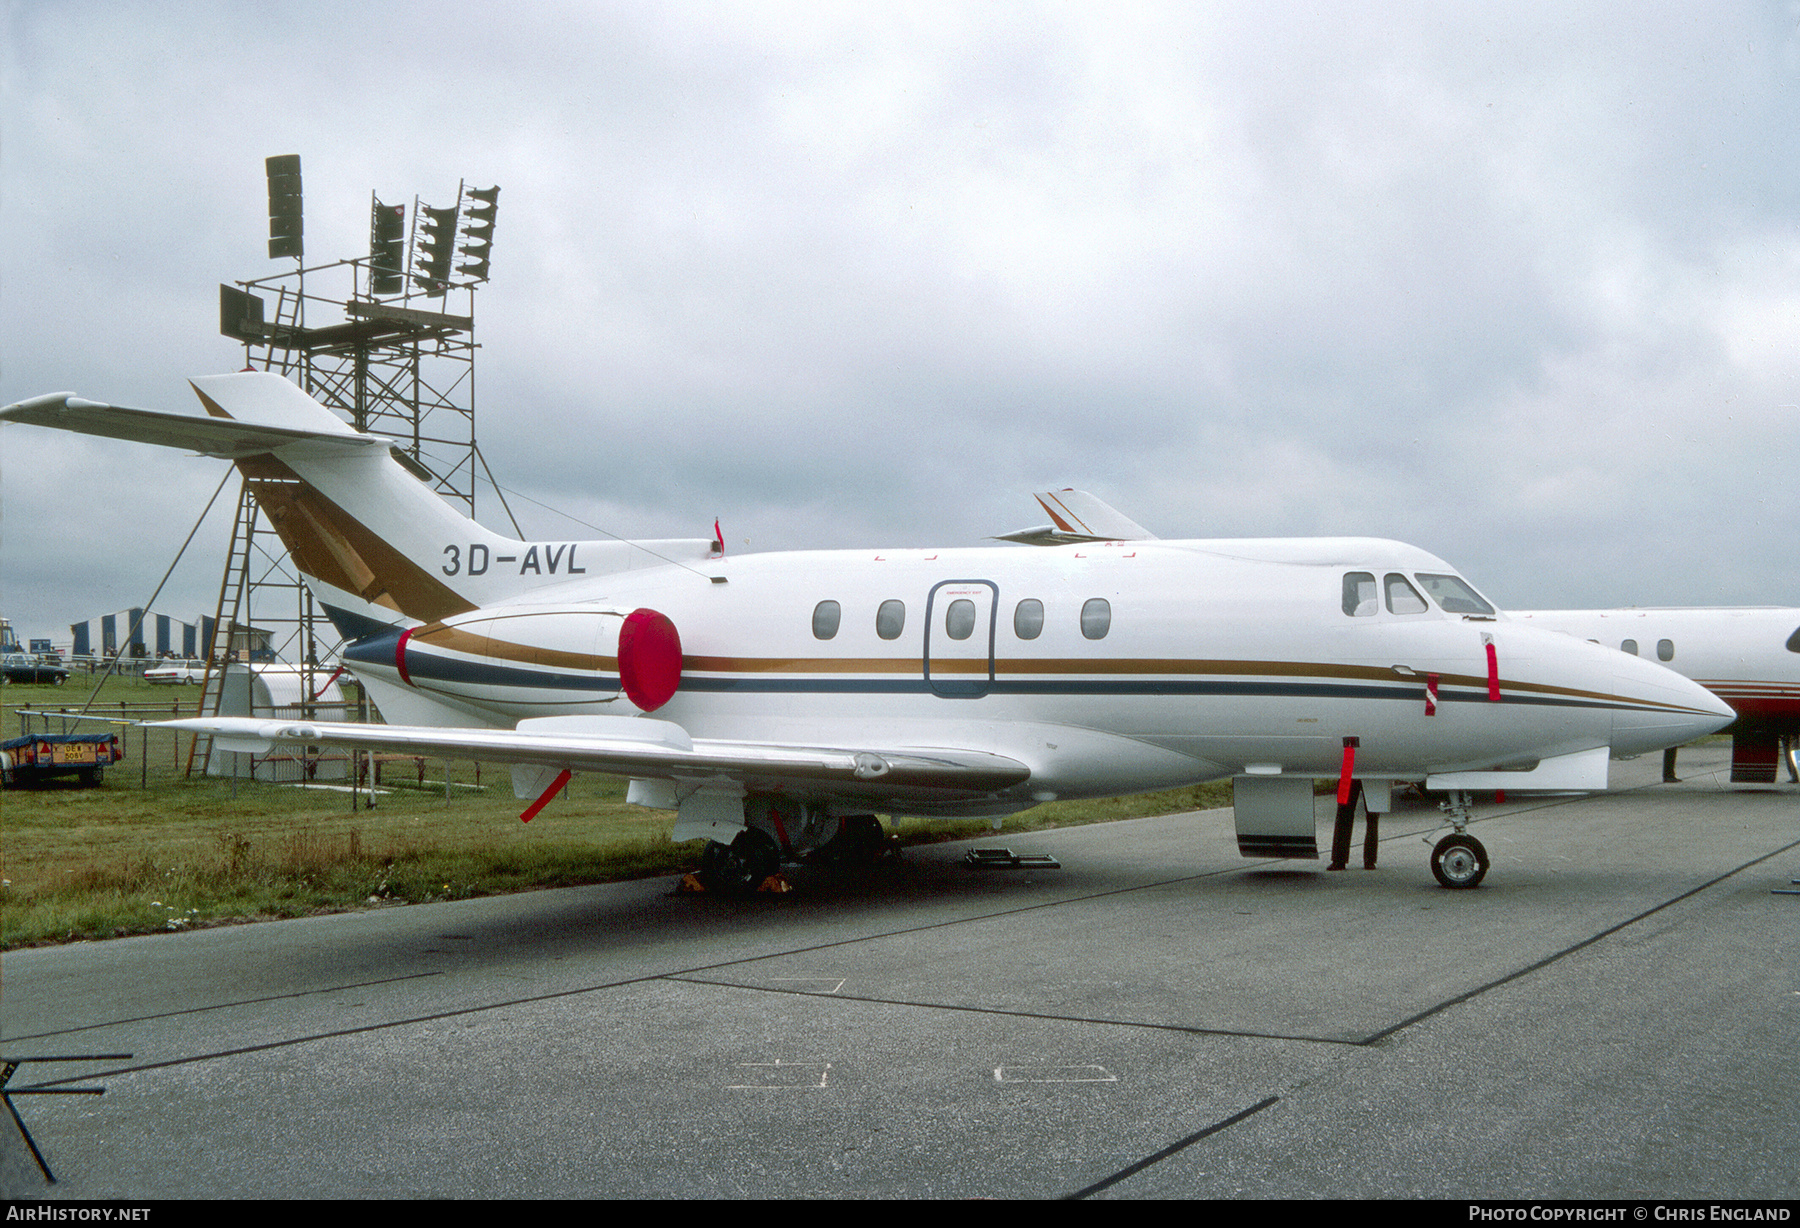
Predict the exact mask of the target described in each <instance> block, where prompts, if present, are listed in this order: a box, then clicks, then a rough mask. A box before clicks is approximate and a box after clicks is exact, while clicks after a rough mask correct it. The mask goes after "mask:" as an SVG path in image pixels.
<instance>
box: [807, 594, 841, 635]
mask: <svg viewBox="0 0 1800 1228" xmlns="http://www.w3.org/2000/svg"><path fill="white" fill-rule="evenodd" d="M843 617H844V610H843V607H842V606H840V605H838V603H837V602H835V601H821V602H820V603H819V604H818V605H816V606H814V607H813V638H814V639H820V640H828V639H830V638H831V637H832V636H834V635H836V634H837V632H838V623H840V622H841V621H843Z"/></svg>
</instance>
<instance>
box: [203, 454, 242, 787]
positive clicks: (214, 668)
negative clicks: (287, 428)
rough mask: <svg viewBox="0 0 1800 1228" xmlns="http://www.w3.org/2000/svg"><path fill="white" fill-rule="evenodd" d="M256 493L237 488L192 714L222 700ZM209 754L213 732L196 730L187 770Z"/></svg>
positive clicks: (211, 709) (208, 711) (215, 708)
mask: <svg viewBox="0 0 1800 1228" xmlns="http://www.w3.org/2000/svg"><path fill="white" fill-rule="evenodd" d="M256 517H257V508H256V496H255V495H253V494H251V493H250V483H249V482H247V481H246V482H245V483H244V484H243V486H242V488H241V489H240V490H239V491H238V510H237V519H236V520H234V521H233V522H232V525H231V546H230V547H229V549H228V550H227V551H226V558H227V559H228V560H229V561H228V562H227V564H226V566H225V577H224V579H223V580H222V581H221V582H220V584H219V603H218V606H217V608H216V610H215V612H214V614H213V633H212V642H211V643H210V644H208V645H207V648H206V673H205V675H204V678H203V680H202V682H201V686H200V702H199V705H198V706H197V708H196V709H195V712H194V715H195V716H217V715H218V714H219V709H220V707H221V706H222V705H223V703H224V699H225V676H226V669H225V667H226V665H227V663H228V662H229V660H230V658H231V641H232V638H233V635H234V633H235V632H236V630H237V626H238V621H239V615H241V614H242V613H243V608H244V586H245V583H246V581H247V580H248V578H249V575H250V546H251V539H252V538H253V537H254V536H255V534H256ZM211 756H212V735H211V734H209V733H197V734H195V735H194V740H193V742H192V743H190V744H189V746H188V759H187V772H186V774H187V775H188V776H192V775H193V774H194V761H195V760H196V759H198V760H199V762H200V773H201V775H205V774H206V761H207V760H208V759H209V758H211Z"/></svg>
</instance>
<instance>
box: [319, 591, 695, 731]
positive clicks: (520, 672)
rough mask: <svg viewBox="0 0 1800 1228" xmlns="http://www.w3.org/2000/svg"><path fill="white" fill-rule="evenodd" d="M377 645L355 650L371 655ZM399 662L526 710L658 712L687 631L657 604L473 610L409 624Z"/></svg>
mask: <svg viewBox="0 0 1800 1228" xmlns="http://www.w3.org/2000/svg"><path fill="white" fill-rule="evenodd" d="M368 646H369V642H368V641H364V642H363V643H362V644H360V645H358V649H359V651H358V652H357V653H354V654H346V655H347V656H350V657H352V659H362V660H367V659H368V655H367V654H368ZM392 660H393V664H394V666H395V667H396V669H397V670H398V671H399V674H400V680H401V681H402V682H404V683H406V684H407V685H409V686H413V687H417V688H418V689H420V690H423V691H434V692H437V693H439V694H443V695H450V696H456V697H459V698H463V699H468V700H471V701H473V702H475V703H480V704H494V705H499V706H503V707H509V708H510V707H515V706H516V707H519V708H521V709H529V710H530V711H522V712H521V714H522V715H535V714H536V712H538V711H541V710H542V708H543V706H544V705H547V704H554V705H556V706H557V707H558V708H561V709H564V710H566V709H567V708H568V707H569V706H570V705H579V704H594V705H601V704H606V705H609V706H610V705H614V704H617V703H619V702H620V701H623V702H624V703H629V704H630V705H631V706H632V707H634V708H636V709H637V710H638V711H640V712H654V711H656V710H657V709H658V708H660V707H662V706H663V705H664V704H666V703H668V702H669V700H670V698H671V697H672V696H673V695H674V694H675V691H676V689H677V688H678V687H679V686H680V685H681V636H680V634H679V633H678V632H677V631H676V630H675V624H674V623H673V622H671V621H670V620H669V618H668V616H667V615H665V614H661V613H658V612H657V611H655V610H650V609H635V610H606V609H595V608H594V607H591V606H589V607H586V608H582V609H562V610H557V609H543V608H525V609H519V610H516V611H515V610H510V609H509V610H504V611H495V610H491V609H489V610H473V611H471V612H469V613H467V614H459V615H456V616H455V617H452V618H447V619H444V620H443V621H442V622H434V623H427V624H426V625H425V626H422V627H414V628H412V629H411V630H409V631H402V632H400V633H399V634H398V636H397V637H396V639H395V643H394V648H393V658H392ZM614 710H616V709H614Z"/></svg>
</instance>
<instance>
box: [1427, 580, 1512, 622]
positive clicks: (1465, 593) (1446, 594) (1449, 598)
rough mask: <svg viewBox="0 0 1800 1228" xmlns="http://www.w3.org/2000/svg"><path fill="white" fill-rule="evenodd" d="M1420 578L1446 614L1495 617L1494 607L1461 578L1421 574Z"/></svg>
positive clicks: (1439, 607)
mask: <svg viewBox="0 0 1800 1228" xmlns="http://www.w3.org/2000/svg"><path fill="white" fill-rule="evenodd" d="M1418 578H1419V583H1420V584H1422V585H1424V586H1425V591H1426V592H1427V593H1429V594H1430V595H1431V599H1432V600H1433V601H1435V602H1437V603H1438V609H1440V610H1442V611H1443V612H1444V613H1446V614H1484V615H1487V616H1488V617H1490V618H1491V617H1493V614H1494V607H1493V606H1491V605H1489V604H1488V603H1487V602H1486V601H1485V600H1484V599H1483V598H1482V596H1481V594H1480V593H1478V592H1476V591H1475V590H1474V589H1472V588H1470V587H1469V586H1468V585H1467V584H1465V583H1464V582H1463V579H1462V577H1461V576H1436V575H1426V574H1425V573H1424V572H1420V573H1418Z"/></svg>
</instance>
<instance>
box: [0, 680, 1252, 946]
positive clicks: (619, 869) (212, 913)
mask: <svg viewBox="0 0 1800 1228" xmlns="http://www.w3.org/2000/svg"><path fill="white" fill-rule="evenodd" d="M91 685H92V684H91V683H89V684H88V685H86V686H84V685H83V679H82V678H81V677H80V676H77V677H76V678H75V679H73V680H71V681H70V682H69V683H68V684H67V685H66V686H63V687H50V686H26V685H8V686H6V687H4V688H3V689H0V703H4V704H5V705H6V707H5V719H4V724H3V728H4V731H5V736H8V737H10V736H13V734H14V733H16V732H17V731H18V729H19V716H18V708H19V706H21V705H24V706H28V707H30V706H40V705H41V706H45V707H49V706H54V707H56V708H69V709H71V710H73V709H78V708H79V707H80V706H81V705H82V703H83V702H84V701H85V699H86V697H87V692H88V690H89V689H90V688H91ZM196 691H197V688H162V687H152V686H149V685H147V684H145V683H143V682H140V681H137V680H135V679H117V678H115V679H112V680H109V681H108V682H107V684H106V686H105V688H104V689H103V691H102V693H101V696H100V700H101V703H100V704H98V705H96V707H95V708H94V709H93V711H101V710H107V711H110V712H111V713H112V714H115V715H117V714H118V713H119V712H120V708H119V705H120V704H121V703H123V704H125V705H127V707H126V709H125V711H126V712H127V713H128V714H130V715H138V714H139V712H141V709H140V708H139V707H138V706H139V705H151V706H154V707H155V708H157V709H158V711H157V713H156V715H158V716H166V715H168V714H169V712H170V709H171V707H172V706H173V705H175V704H176V703H180V704H181V705H183V706H184V707H186V708H187V709H189V710H190V711H191V708H192V706H193V704H194V702H195V699H196V697H197V696H196ZM39 727H41V725H40V726H39ZM55 727H59V726H57V725H53V728H55ZM93 728H95V729H98V728H99V726H93ZM123 737H124V740H125V750H126V753H125V761H124V762H123V763H122V764H118V765H115V766H113V767H111V768H108V769H107V774H106V781H105V783H104V784H103V785H102V786H101V787H99V788H97V789H84V788H79V787H76V786H75V785H74V784H73V783H72V782H67V783H58V784H53V785H48V786H46V787H44V788H39V789H10V790H5V791H0V949H5V948H11V947H17V946H27V945H37V944H42V943H49V942H64V941H71V940H76V939H85V938H103V937H113V936H121V935H126V934H141V933H149V932H154V931H159V930H179V929H185V928H189V927H192V926H198V925H215V924H222V923H226V922H230V921H237V920H248V919H263V918H275V917H295V916H304V915H308V914H312V913H321V912H338V911H343V910H347V909H352V908H359V907H368V906H372V905H378V904H381V903H385V902H407V903H421V902H425V901H431V900H447V899H467V898H471V897H474V896H484V895H496V894H502V893H506V892H514V891H528V890H534V889H537V888H543V887H564V886H573V885H576V884H581V883H601V882H614V881H619V880H622V879H630V878H643V877H649V876H656V875H664V874H678V873H681V872H683V871H686V870H689V869H692V868H694V867H695V866H696V865H697V864H698V863H699V857H700V846H699V842H697V841H694V842H689V843H686V844H679V845H678V844H674V843H672V842H671V841H670V839H669V832H670V829H671V828H672V826H673V823H674V817H675V816H674V814H673V813H672V812H670V811H661V810H646V809H644V808H642V807H639V806H630V805H627V804H626V803H625V782H624V781H623V780H619V779H615V778H611V777H602V776H578V777H576V778H575V779H574V781H573V782H572V783H571V785H570V787H569V789H568V790H567V791H566V792H565V793H564V794H563V795H562V796H559V797H558V798H556V799H555V800H554V801H553V802H551V804H550V805H549V806H548V807H547V808H546V809H545V810H544V811H543V813H542V814H540V815H539V816H538V817H537V818H536V819H535V820H533V821H532V822H531V823H530V824H524V823H521V822H519V818H518V815H519V812H520V810H521V809H522V808H523V806H524V803H522V802H520V801H518V800H517V799H515V798H514V797H513V795H512V784H511V777H510V774H509V773H508V771H507V769H506V768H505V767H504V766H500V765H496V764H483V765H480V766H479V768H478V767H477V765H475V764H472V763H451V764H449V765H448V767H449V772H450V783H451V786H452V787H451V790H450V798H449V800H448V801H446V799H445V790H444V784H445V780H444V773H445V770H446V765H445V764H444V762H443V761H441V760H426V761H425V764H424V767H425V773H426V780H425V782H424V783H423V784H420V783H419V781H418V774H417V769H416V767H415V766H414V763H413V761H412V760H406V761H404V762H403V763H390V764H388V765H386V767H385V772H384V778H383V792H382V794H381V795H380V796H379V797H378V798H377V799H376V804H375V806H374V807H373V808H372V809H365V808H361V807H359V808H358V809H356V810H352V809H351V799H350V795H349V794H348V793H347V792H340V791H337V790H334V789H329V788H302V787H299V786H292V785H271V784H258V783H251V782H249V781H239V782H237V783H236V784H235V786H234V784H233V782H232V781H231V780H230V779H221V778H204V777H198V776H196V777H194V778H191V779H190V778H188V777H187V776H186V775H185V774H184V770H183V769H184V768H185V763H186V753H187V739H186V738H185V737H178V736H176V735H173V734H170V733H167V732H164V731H160V730H153V731H146V730H139V729H135V728H132V729H127V730H125V732H124V734H123ZM364 800H365V801H366V797H365V798H364ZM1230 803H1231V786H1230V783H1229V782H1225V781H1221V782H1216V783H1214V784H1209V785H1202V786H1198V787H1196V788H1189V789H1177V790H1172V791H1169V792H1165V793H1151V794H1140V795H1137V796H1135V797H1124V798H1109V799H1105V800H1100V801H1091V802H1054V803H1050V804H1048V805H1043V806H1038V807H1036V808H1034V809H1032V810H1029V811H1026V812H1024V813H1023V814H1019V815H1013V816H1010V817H1008V818H1007V819H1006V821H1005V826H1004V829H1003V831H1002V833H1001V834H1000V836H999V837H997V838H998V839H1004V838H1005V837H1006V836H1007V835H1011V834H1015V833H1018V832H1025V831H1038V830H1044V829H1047V828H1053V827H1066V826H1074V825H1078V824H1083V823H1095V822H1106V821H1109V820H1114V819H1125V818H1135V817H1140V816H1144V815H1152V814H1167V813H1171V812H1175V811H1182V810H1195V809H1209V808H1213V807H1218V806H1228V805H1230ZM893 830H895V831H896V833H897V834H898V835H899V836H900V838H901V840H902V842H903V843H914V844H916V843H929V842H934V841H939V840H951V839H965V838H970V837H980V836H982V835H985V834H987V833H988V832H989V831H990V827H989V824H988V821H987V820H985V819H970V820H959V821H951V822H928V821H926V820H920V819H904V820H901V821H900V822H899V823H898V824H896V825H894V827H893Z"/></svg>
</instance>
